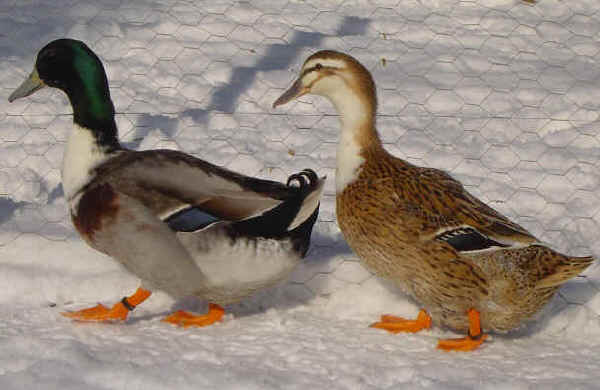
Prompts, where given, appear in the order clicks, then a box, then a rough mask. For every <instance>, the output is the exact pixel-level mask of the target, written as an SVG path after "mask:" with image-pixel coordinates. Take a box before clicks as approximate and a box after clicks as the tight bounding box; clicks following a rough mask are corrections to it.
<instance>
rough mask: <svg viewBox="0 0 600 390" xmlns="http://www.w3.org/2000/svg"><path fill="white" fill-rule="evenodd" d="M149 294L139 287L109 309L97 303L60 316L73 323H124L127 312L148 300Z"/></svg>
mask: <svg viewBox="0 0 600 390" xmlns="http://www.w3.org/2000/svg"><path fill="white" fill-rule="evenodd" d="M150 294H152V293H151V292H150V291H148V290H145V289H143V288H141V287H140V288H138V289H137V291H136V292H135V293H134V294H133V295H132V296H130V297H124V298H123V299H122V300H121V302H119V303H115V304H114V306H113V307H111V308H110V309H109V308H107V307H106V306H104V305H103V304H101V303H99V304H98V305H96V306H94V307H90V308H88V309H83V310H78V311H68V312H63V313H60V314H62V315H63V316H65V317H68V318H72V319H74V320H75V321H90V322H103V321H125V319H127V315H128V314H129V312H130V311H132V310H133V309H135V307H136V306H137V305H139V304H140V303H142V302H144V301H145V300H146V299H148V297H149V296H150Z"/></svg>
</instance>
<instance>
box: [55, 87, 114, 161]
mask: <svg viewBox="0 0 600 390" xmlns="http://www.w3.org/2000/svg"><path fill="white" fill-rule="evenodd" d="M104 78H106V76H104ZM77 84H78V85H74V86H69V87H67V88H66V89H65V92H66V94H67V96H68V97H69V101H70V102H71V107H72V108H73V122H74V123H75V125H76V127H77V128H85V129H88V130H89V131H90V132H91V133H92V134H93V137H94V140H95V142H96V143H97V144H98V146H99V147H101V148H103V149H105V150H107V151H114V150H117V149H120V148H121V146H120V144H119V140H118V131H117V124H116V122H115V108H114V105H113V102H112V100H111V98H110V92H109V90H108V83H107V82H105V83H95V84H94V83H92V81H89V80H85V79H83V80H81V83H77Z"/></svg>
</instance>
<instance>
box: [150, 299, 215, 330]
mask: <svg viewBox="0 0 600 390" xmlns="http://www.w3.org/2000/svg"><path fill="white" fill-rule="evenodd" d="M224 314H225V309H223V308H222V307H221V306H219V305H216V304H214V303H211V304H209V305H208V313H206V314H202V315H195V314H191V313H188V312H186V311H183V310H178V311H176V312H175V313H173V314H171V315H170V316H168V317H165V318H164V319H163V320H162V321H163V322H168V323H170V324H174V325H177V326H183V327H184V328H187V327H189V326H196V327H202V326H208V325H212V324H214V323H215V322H218V321H221V319H222V318H223V315H224Z"/></svg>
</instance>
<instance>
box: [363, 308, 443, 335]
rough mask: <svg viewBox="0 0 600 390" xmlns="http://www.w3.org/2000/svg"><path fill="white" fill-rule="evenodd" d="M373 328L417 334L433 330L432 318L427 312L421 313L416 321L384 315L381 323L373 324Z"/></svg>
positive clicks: (422, 311)
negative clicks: (425, 330)
mask: <svg viewBox="0 0 600 390" xmlns="http://www.w3.org/2000/svg"><path fill="white" fill-rule="evenodd" d="M371 327H372V328H378V329H385V330H387V331H388V332H391V333H400V332H409V333H416V332H418V331H421V330H423V329H429V328H431V317H430V316H429V314H427V312H426V311H425V310H421V311H419V315H418V316H417V319H416V320H407V319H405V318H402V317H395V316H390V315H382V316H381V321H379V322H375V323H373V324H371Z"/></svg>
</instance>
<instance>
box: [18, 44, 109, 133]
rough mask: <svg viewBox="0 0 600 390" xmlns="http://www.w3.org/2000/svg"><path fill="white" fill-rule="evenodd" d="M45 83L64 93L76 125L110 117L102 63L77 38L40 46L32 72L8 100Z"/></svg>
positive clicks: (104, 120)
mask: <svg viewBox="0 0 600 390" xmlns="http://www.w3.org/2000/svg"><path fill="white" fill-rule="evenodd" d="M45 86H48V87H53V88H58V89H60V90H62V91H64V92H65V93H66V94H67V96H68V97H69V100H70V101H71V105H72V106H73V113H74V115H75V120H76V121H77V122H79V123H80V124H84V125H87V124H89V123H87V122H100V123H102V122H106V121H112V119H113V117H114V106H113V104H112V101H111V99H110V92H109V89H108V81H107V79H106V73H105V72H104V67H103V66H102V62H101V61H100V59H99V58H98V56H96V54H94V52H93V51H92V50H91V49H90V48H89V47H87V45H86V44H85V43H83V42H81V41H77V40H74V39H57V40H55V41H52V42H50V43H48V44H47V45H46V46H44V47H43V48H42V49H41V50H40V51H39V53H38V55H37V60H36V62H35V66H34V68H33V71H32V72H31V74H30V75H29V77H28V78H27V79H26V80H25V81H24V82H23V83H22V84H21V85H20V86H19V87H18V88H17V89H16V90H15V91H14V92H13V93H12V94H11V95H10V96H9V98H8V101H10V102H12V101H14V100H16V99H20V98H23V97H26V96H29V95H31V94H33V93H35V92H36V91H38V90H40V89H41V88H43V87H45Z"/></svg>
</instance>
